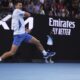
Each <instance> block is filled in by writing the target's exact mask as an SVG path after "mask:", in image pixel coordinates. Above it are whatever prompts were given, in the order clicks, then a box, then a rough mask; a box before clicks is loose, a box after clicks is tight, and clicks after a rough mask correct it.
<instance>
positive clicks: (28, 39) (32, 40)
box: [25, 34, 52, 58]
mask: <svg viewBox="0 0 80 80" xmlns="http://www.w3.org/2000/svg"><path fill="white" fill-rule="evenodd" d="M25 41H26V42H29V43H32V44H34V45H35V46H36V47H37V48H38V50H39V51H40V52H41V53H42V54H43V56H44V58H48V57H50V56H51V55H52V53H48V52H47V51H46V50H45V49H44V47H43V45H42V44H41V42H40V41H39V40H38V39H36V38H35V37H33V36H32V35H30V34H26V37H25Z"/></svg>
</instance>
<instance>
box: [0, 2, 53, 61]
mask: <svg viewBox="0 0 80 80" xmlns="http://www.w3.org/2000/svg"><path fill="white" fill-rule="evenodd" d="M30 16H31V14H30V13H28V12H25V11H22V2H21V1H17V2H16V4H15V9H14V11H13V14H12V22H11V27H12V29H13V30H14V32H13V43H12V46H11V49H10V51H7V52H5V53H4V54H3V55H2V56H0V61H2V60H4V59H6V58H8V57H10V56H13V55H14V54H15V53H16V51H17V49H18V48H19V46H20V45H21V43H22V41H25V42H28V43H32V44H35V46H36V47H37V48H38V49H39V50H40V51H41V53H42V54H43V58H44V59H46V58H49V57H50V56H53V55H54V53H53V52H47V51H45V49H44V48H43V46H42V44H41V43H40V41H39V40H37V39H36V38H35V37H33V36H32V35H30V34H28V33H26V31H25V24H24V17H30Z"/></svg>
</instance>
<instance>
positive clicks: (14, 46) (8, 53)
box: [0, 45, 18, 61]
mask: <svg viewBox="0 0 80 80" xmlns="http://www.w3.org/2000/svg"><path fill="white" fill-rule="evenodd" d="M17 49H18V46H16V45H12V47H11V50H10V51H7V52H5V53H3V55H2V56H0V61H2V60H4V59H6V58H8V57H10V56H13V55H14V54H15V53H16V51H17Z"/></svg>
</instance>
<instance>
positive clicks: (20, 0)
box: [14, 0, 23, 5]
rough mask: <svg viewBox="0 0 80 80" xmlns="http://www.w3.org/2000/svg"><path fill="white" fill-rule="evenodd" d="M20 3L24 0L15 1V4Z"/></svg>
mask: <svg viewBox="0 0 80 80" xmlns="http://www.w3.org/2000/svg"><path fill="white" fill-rule="evenodd" d="M18 3H23V1H22V0H16V1H15V2H14V5H17V4H18Z"/></svg>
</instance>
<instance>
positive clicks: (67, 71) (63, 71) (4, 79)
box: [0, 63, 80, 80]
mask: <svg viewBox="0 0 80 80" xmlns="http://www.w3.org/2000/svg"><path fill="white" fill-rule="evenodd" d="M0 80H80V64H79V63H54V64H45V63H1V64H0Z"/></svg>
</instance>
